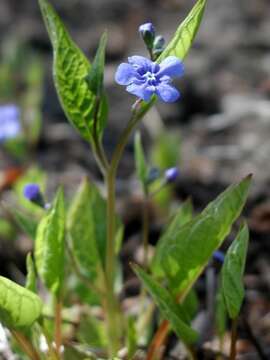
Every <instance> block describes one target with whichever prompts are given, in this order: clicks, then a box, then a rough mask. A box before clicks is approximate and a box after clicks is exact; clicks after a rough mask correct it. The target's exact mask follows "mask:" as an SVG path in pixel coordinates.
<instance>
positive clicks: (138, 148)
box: [134, 132, 148, 187]
mask: <svg viewBox="0 0 270 360" xmlns="http://www.w3.org/2000/svg"><path fill="white" fill-rule="evenodd" d="M134 145H135V146H134V148H135V164H136V173H137V177H138V178H139V180H140V181H141V183H142V185H143V187H145V185H146V182H147V174H148V168H147V164H146V161H145V156H144V151H143V147H142V142H141V135H140V133H139V132H137V133H136V134H135V142H134Z"/></svg>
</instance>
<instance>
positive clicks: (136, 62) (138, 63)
mask: <svg viewBox="0 0 270 360" xmlns="http://www.w3.org/2000/svg"><path fill="white" fill-rule="evenodd" d="M128 62H129V63H130V64H131V65H133V66H135V67H136V68H138V67H142V68H144V69H145V70H146V71H147V70H150V69H151V67H152V64H153V62H152V61H151V60H149V59H147V58H145V57H143V56H139V55H134V56H130V57H129V58H128Z"/></svg>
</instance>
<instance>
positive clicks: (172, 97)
mask: <svg viewBox="0 0 270 360" xmlns="http://www.w3.org/2000/svg"><path fill="white" fill-rule="evenodd" d="M156 92H157V95H158V97H159V98H160V99H161V100H163V101H165V102H168V103H171V102H175V101H176V100H177V99H179V97H180V93H179V91H178V90H177V89H176V88H175V87H173V86H171V85H168V84H162V83H161V84H159V85H158V86H157V88H156Z"/></svg>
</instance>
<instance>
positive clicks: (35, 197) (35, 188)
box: [23, 184, 45, 208]
mask: <svg viewBox="0 0 270 360" xmlns="http://www.w3.org/2000/svg"><path fill="white" fill-rule="evenodd" d="M23 195H24V197H25V198H26V199H27V200H29V201H31V202H32V203H34V204H36V205H38V206H40V207H42V208H44V207H45V202H44V199H43V195H42V193H41V191H40V187H39V185H38V184H27V185H25V187H24V189H23Z"/></svg>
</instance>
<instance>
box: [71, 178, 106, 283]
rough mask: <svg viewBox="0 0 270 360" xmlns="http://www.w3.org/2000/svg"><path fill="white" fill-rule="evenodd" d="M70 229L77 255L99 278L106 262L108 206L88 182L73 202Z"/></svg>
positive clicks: (92, 275) (89, 272) (85, 268)
mask: <svg viewBox="0 0 270 360" xmlns="http://www.w3.org/2000/svg"><path fill="white" fill-rule="evenodd" d="M67 230H68V232H69V235H70V239H71V246H72V251H73V254H74V256H75V258H76V260H77V262H78V264H79V265H80V267H81V269H82V270H83V271H84V273H85V275H87V276H88V277H89V278H90V279H92V280H93V279H95V277H96V276H97V271H98V267H99V266H100V265H101V264H102V263H103V261H104V260H105V258H104V256H105V247H106V204H105V201H104V199H102V197H101V196H100V194H99V192H98V190H97V188H96V187H95V186H94V185H93V184H91V185H90V183H89V181H88V180H87V179H84V180H83V181H82V183H81V185H80V187H79V189H78V191H77V193H76V194H75V197H74V199H73V200H72V203H71V206H70V208H69V211H68V216H67Z"/></svg>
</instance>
